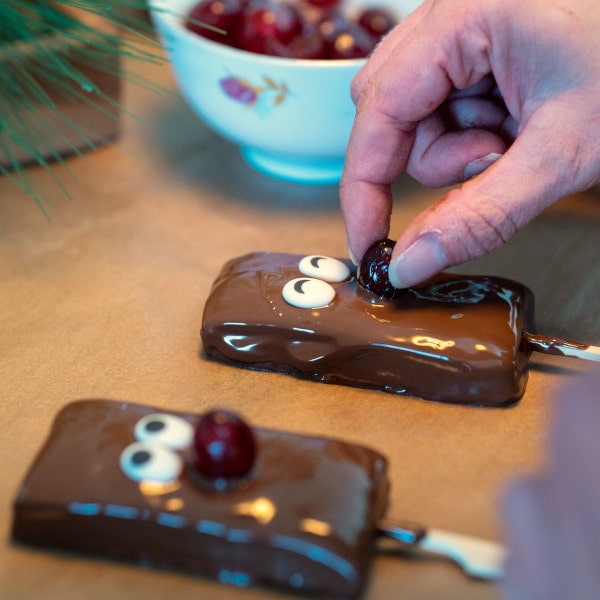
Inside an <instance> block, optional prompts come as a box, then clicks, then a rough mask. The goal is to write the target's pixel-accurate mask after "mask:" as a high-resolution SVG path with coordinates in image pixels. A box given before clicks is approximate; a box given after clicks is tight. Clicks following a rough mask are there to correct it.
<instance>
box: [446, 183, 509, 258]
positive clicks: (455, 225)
mask: <svg viewBox="0 0 600 600" xmlns="http://www.w3.org/2000/svg"><path fill="white" fill-rule="evenodd" d="M460 194H461V190H459V189H457V190H453V191H452V192H450V194H449V196H448V199H449V200H454V198H452V196H454V195H456V196H458V195H460ZM451 205H453V206H456V204H455V203H454V202H449V203H448V207H450V206H451ZM447 212H448V213H449V214H447V215H445V216H444V220H445V222H446V227H445V228H444V230H443V231H442V234H441V238H442V239H441V241H442V245H443V246H444V249H445V251H446V254H447V256H448V259H449V261H450V263H451V264H452V265H458V264H461V263H464V262H466V261H468V260H470V259H472V258H475V257H477V256H482V255H484V254H488V253H489V252H492V251H493V250H496V249H498V248H500V247H501V246H502V245H504V244H505V243H506V241H507V240H508V239H510V238H511V237H512V236H513V235H514V234H515V233H516V231H517V229H518V225H517V224H516V223H515V221H514V220H513V217H512V216H511V214H510V213H509V212H508V211H506V210H504V209H503V207H502V205H501V204H500V203H499V202H498V201H497V200H496V199H492V198H483V197H481V196H479V197H477V198H476V199H475V200H470V201H468V202H462V204H461V210H460V211H457V210H456V209H452V208H449V209H448V211H447Z"/></svg>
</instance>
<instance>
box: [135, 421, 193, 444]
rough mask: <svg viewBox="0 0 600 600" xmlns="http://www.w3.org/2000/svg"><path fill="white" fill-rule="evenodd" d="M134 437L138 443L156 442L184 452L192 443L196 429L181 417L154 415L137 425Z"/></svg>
mask: <svg viewBox="0 0 600 600" xmlns="http://www.w3.org/2000/svg"><path fill="white" fill-rule="evenodd" d="M133 435H134V436H135V439H136V440H137V441H138V442H154V443H156V444H162V445H163V446H166V447H167V448H171V449H173V450H182V449H183V448H186V447H187V446H189V445H190V444H191V443H192V438H193V437H194V428H193V426H192V425H191V424H190V423H188V422H187V421H186V420H185V419H182V418H181V417H176V416H175V415H169V414H166V413H153V414H150V415H146V416H145V417H142V418H141V419H140V420H139V421H138V422H137V423H136V424H135V428H134V430H133Z"/></svg>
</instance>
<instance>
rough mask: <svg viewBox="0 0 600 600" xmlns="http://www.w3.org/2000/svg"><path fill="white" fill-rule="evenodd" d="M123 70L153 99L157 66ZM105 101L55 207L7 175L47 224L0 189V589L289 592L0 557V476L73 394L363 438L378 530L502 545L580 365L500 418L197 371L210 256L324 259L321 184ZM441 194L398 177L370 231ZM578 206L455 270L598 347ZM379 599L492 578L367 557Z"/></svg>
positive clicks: (158, 102) (589, 231) (587, 244)
mask: <svg viewBox="0 0 600 600" xmlns="http://www.w3.org/2000/svg"><path fill="white" fill-rule="evenodd" d="M137 68H138V71H139V70H141V72H142V74H143V75H145V76H147V77H149V78H151V79H152V80H154V81H157V82H159V83H160V84H161V85H162V86H164V88H165V89H166V90H171V89H174V84H173V80H172V76H171V72H170V68H169V67H168V66H165V65H163V66H154V65H142V66H138V67H137ZM123 102H124V104H125V106H126V107H127V108H128V109H129V110H130V111H131V112H133V113H134V114H135V115H137V116H139V120H137V119H134V118H131V117H128V116H124V117H123V121H122V135H121V136H120V138H119V139H118V140H117V141H116V142H115V143H113V144H110V145H107V146H105V147H103V148H101V149H99V150H98V151H96V152H94V153H92V154H88V155H86V157H85V158H84V159H80V158H74V159H71V160H69V161H68V163H67V164H68V167H69V169H70V171H71V175H69V174H68V173H66V172H65V171H62V170H61V169H60V168H59V171H61V173H62V174H63V175H64V177H63V179H65V181H66V185H67V187H68V189H69V191H70V193H71V196H72V199H70V200H69V199H67V198H66V197H65V196H64V195H63V194H62V193H61V191H60V189H59V188H58V187H57V185H56V183H55V182H54V181H53V179H52V176H51V175H50V174H49V173H46V172H45V171H44V170H42V169H31V170H29V171H28V175H29V177H31V178H32V179H33V180H34V181H36V182H37V184H38V185H39V186H40V187H41V188H42V189H44V190H45V191H46V192H47V194H48V196H49V198H51V199H52V201H53V204H52V206H50V207H48V214H49V218H46V217H45V216H44V215H43V213H42V211H40V209H39V208H38V207H37V206H36V204H35V203H34V201H33V200H32V199H31V198H29V197H28V196H27V195H26V194H25V193H24V192H22V191H21V189H20V188H19V187H17V186H16V184H15V183H14V182H12V181H10V180H9V179H7V178H0V198H1V201H0V331H1V333H2V344H1V346H0V381H1V382H2V387H3V398H2V404H3V408H2V422H3V435H2V436H1V438H0V464H2V466H3V476H2V478H0V499H1V500H0V538H1V539H2V545H1V546H0V597H2V598H6V599H7V600H8V599H11V600H19V599H23V600H25V599H27V600H29V599H34V598H35V599H36V600H39V599H41V598H43V599H54V598H57V599H58V598H60V599H61V600H70V599H78V600H79V599H80V598H86V600H95V599H104V598H114V597H119V598H121V599H122V600H129V599H137V598H140V599H141V598H143V599H144V600H152V599H155V598H156V599H157V598H165V597H166V594H169V595H170V596H172V597H178V596H179V597H187V598H189V597H198V598H203V600H210V599H211V598H223V597H227V598H232V599H234V600H236V599H239V600H252V599H253V598H259V597H260V598H263V597H272V598H279V597H281V598H285V597H289V596H287V595H285V594H281V593H279V592H277V591H272V590H265V589H260V588H250V589H239V588H232V587H224V586H221V585H219V584H217V583H215V582H212V581H209V580H206V579H203V578H200V577H193V576H189V575H183V574H180V573H173V572H167V571H160V570H152V569H143V568H140V567H137V566H133V565H128V564H120V563H114V562H111V561H105V560H95V559H89V558H85V557H80V556H71V555H66V554H59V553H53V552H45V551H39V550H35V549H30V548H26V547H23V546H19V545H17V544H15V543H13V542H12V541H11V540H10V525H11V518H12V500H13V498H14V496H15V494H16V492H17V490H18V487H19V485H20V482H21V481H22V478H23V476H24V474H25V472H26V470H27V468H28V466H29V464H30V463H31V461H32V460H33V458H34V456H35V454H36V452H37V450H38V448H39V446H40V444H41V443H42V441H43V440H44V438H45V436H46V433H47V431H48V428H49V426H50V423H51V421H52V419H53V417H54V415H55V414H56V412H57V411H58V410H59V409H60V408H61V407H62V406H63V405H64V404H66V403H67V402H69V401H71V400H74V399H77V398H85V397H103V398H114V399H119V400H127V401H132V402H138V403H146V404H152V405H157V406H160V407H163V408H165V409H177V410H184V411H192V412H202V411H203V410H205V409H207V408H209V407H212V406H214V405H221V406H229V407H231V408H233V409H235V410H238V411H240V412H241V413H242V414H244V415H245V416H246V418H247V419H248V420H249V421H250V422H251V423H254V424H260V425H262V426H266V427H274V428H283V429H287V430H291V431H298V432H305V433H312V434H323V435H332V434H334V435H335V436H336V437H342V438H345V439H347V440H349V441H354V442H358V443H362V444H366V445H370V446H372V447H375V448H377V449H379V450H380V451H381V452H383V453H384V454H385V455H387V456H388V458H389V459H390V477H391V483H392V490H391V497H390V508H389V515H390V516H392V517H397V518H402V519H406V520H409V521H415V522H420V523H424V524H426V525H429V526H433V527H438V528H443V529H448V530H452V531H457V532H462V533H465V534H471V535H477V536H482V537H486V538H491V539H502V525H501V520H500V518H499V503H500V501H501V497H502V494H503V492H504V490H505V489H506V486H507V484H508V483H509V482H510V480H511V479H512V478H513V477H515V476H518V475H520V474H523V473H527V472H528V471H530V470H532V469H536V468H538V467H539V465H540V464H541V463H542V462H543V460H544V448H545V440H546V434H547V431H548V427H549V423H550V421H551V419H552V406H553V404H552V397H553V395H554V393H555V390H556V389H557V388H558V387H559V386H561V385H562V384H564V383H565V382H567V381H569V380H571V379H573V378H575V377H578V376H580V373H581V371H582V365H581V362H578V361H576V360H574V359H564V358H563V359H561V358H559V357H550V356H544V355H535V356H533V357H532V360H531V371H530V379H529V384H528V388H527V391H526V393H525V395H524V397H523V399H522V400H521V401H520V402H519V403H518V404H517V405H515V406H513V407H511V408H508V409H478V408H471V407H461V406H452V405H444V404H437V403H432V402H426V401H423V400H418V399H415V398H411V397H402V396H394V395H389V394H385V393H381V392H376V391H366V390H360V389H351V388H346V387H341V386H329V385H322V384H319V383H314V382H309V381H300V380H296V379H294V378H291V377H287V376H284V375H279V374H272V373H262V372H255V371H250V370H244V369H237V368H234V367H230V366H225V365H222V364H218V363H215V362H209V361H207V360H205V359H203V358H202V357H201V355H200V352H199V351H200V340H199V329H200V321H201V316H202V310H203V305H204V301H205V299H206V297H207V295H208V293H209V289H210V286H211V283H212V281H213V280H214V278H215V277H216V275H217V274H218V272H219V270H220V268H221V266H222V264H223V263H224V261H226V260H227V259H229V258H232V257H235V256H238V255H241V254H245V253H247V252H252V251H257V250H269V251H278V252H279V251H281V252H293V253H304V254H313V253H320V254H326V255H330V256H345V254H346V250H345V243H344V229H343V224H342V220H341V217H340V213H339V209H338V191H337V188H336V187H335V186H302V185H295V184H291V183H286V182H282V181H277V180H274V179H270V178H267V177H265V176H263V175H261V174H259V173H257V172H255V171H253V170H252V169H251V168H250V167H248V166H247V165H246V164H245V163H244V161H243V160H242V158H241V157H240V154H239V152H238V149H237V148H236V147H235V146H233V145H232V144H230V143H229V142H227V141H225V140H223V139H221V138H220V137H218V136H217V135H216V134H214V133H213V132H212V131H210V130H209V129H208V128H207V127H206V126H205V125H204V124H203V123H202V122H201V121H200V120H199V119H198V118H197V117H196V116H194V114H193V113H192V112H191V110H190V109H189V108H188V107H187V105H186V104H185V103H184V101H183V100H182V99H181V98H180V97H179V96H178V94H176V93H174V94H172V93H167V94H155V93H153V92H150V91H148V90H145V89H143V88H142V87H140V86H137V85H131V84H126V85H125V89H124V96H123ZM442 192H443V191H440V190H428V189H425V188H423V187H421V186H420V185H418V184H417V183H415V182H414V181H412V180H411V179H410V178H408V177H402V178H400V180H399V181H398V183H397V185H396V186H395V207H394V214H393V220H392V235H397V234H398V233H399V232H401V231H402V228H403V227H404V226H405V225H406V224H407V223H408V222H409V221H410V219H411V218H412V217H413V216H414V215H415V214H417V213H418V212H419V211H420V210H422V209H423V208H424V207H426V206H427V205H428V204H429V203H431V202H433V201H434V200H435V199H437V198H439V197H440V195H441V194H442ZM598 201H599V195H598V191H597V190H591V191H589V192H586V193H582V194H579V195H576V196H572V197H569V198H566V199H564V200H562V201H561V202H559V203H557V204H556V205H554V206H553V207H552V208H551V209H549V210H547V211H546V212H545V213H544V214H542V215H541V216H539V217H538V218H537V219H536V220H534V221H533V222H532V223H531V224H529V225H528V226H527V227H525V228H524V229H523V230H522V231H521V232H519V233H518V234H517V235H516V236H514V238H513V239H511V240H510V241H509V243H508V244H506V246H504V247H503V248H502V249H500V250H498V251H496V252H495V253H493V254H492V255H490V256H487V257H485V258H482V259H478V260H475V261H473V262H472V263H470V264H468V265H466V266H464V267H462V271H463V272H470V273H485V274H491V275H501V276H505V277H509V278H512V279H516V280H518V281H521V282H523V283H525V284H526V285H528V286H529V287H531V288H532V289H533V291H534V293H535V295H536V302H537V305H536V309H537V328H538V331H539V332H540V333H544V334H547V335H555V336H562V337H568V338H571V339H575V340H579V341H583V342H588V343H598V342H599V341H600V318H599V308H598V307H599V304H598V298H599V296H600V270H599V269H598V256H599V239H600V238H599V236H598V231H599V222H600V211H599V210H598ZM575 402H576V399H574V403H575ZM400 592H402V595H403V597H406V598H411V599H412V600H418V599H420V598H423V599H425V598H426V599H432V598H444V599H445V600H452V599H456V600H459V599H460V600H470V599H475V598H477V599H481V600H484V599H485V600H491V599H495V598H498V597H499V589H498V588H497V586H495V585H493V584H491V583H487V582H481V581H475V580H470V579H468V578H467V577H465V576H464V575H463V574H462V572H461V571H460V570H459V569H458V568H456V567H455V566H454V565H453V564H452V563H450V562H447V561H444V560H429V559H427V560H416V559H413V558H409V557H406V556H403V555H402V554H400V553H397V552H386V553H381V554H379V555H377V556H376V557H375V559H374V560H373V568H372V572H371V577H370V579H369V582H368V585H367V587H366V590H365V593H364V597H365V598H373V599H374V598H377V599H378V600H385V599H387V598H390V599H392V598H394V599H395V598H397V597H399V595H400ZM116 593H118V596H116V595H115V594H116ZM192 594H193V596H192Z"/></svg>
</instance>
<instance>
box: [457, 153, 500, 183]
mask: <svg viewBox="0 0 600 600" xmlns="http://www.w3.org/2000/svg"><path fill="white" fill-rule="evenodd" d="M501 156H502V154H499V153H498V152H490V153H489V154H486V155H485V156H483V157H482V158H476V159H475V160H473V161H471V162H470V163H469V164H468V165H467V166H466V167H465V170H464V171H463V177H464V178H465V179H471V177H475V175H479V174H480V173H483V172H484V171H485V170H486V169H487V168H488V167H489V166H490V165H493V164H494V163H495V162H496V161H497V160H498V159H499V158H500V157H501Z"/></svg>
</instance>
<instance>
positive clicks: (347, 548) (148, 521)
mask: <svg viewBox="0 0 600 600" xmlns="http://www.w3.org/2000/svg"><path fill="white" fill-rule="evenodd" d="M240 423H241V424H240ZM223 432H224V433H223ZM222 434H223V435H222ZM207 461H208V463H207ZM211 461H212V462H211ZM207 465H208V466H207ZM386 468H387V463H386V460H385V459H384V457H383V456H382V455H380V454H378V453H377V452H375V451H373V450H370V449H368V448H365V447H362V446H358V445H355V444H349V443H346V442H342V441H336V440H333V439H326V438H319V437H309V436H303V435H296V434H293V433H285V432H281V431H275V430H268V429H260V428H252V430H250V429H249V428H248V426H247V425H245V424H243V422H242V421H239V420H236V419H235V418H232V416H231V415H230V414H228V413H227V412H226V411H216V412H211V413H209V414H208V415H204V416H202V418H201V416H200V415H194V414H183V413H164V412H163V411H161V410H158V409H156V408H152V407H149V406H142V405H135V404H127V403H122V402H115V401H108V400H85V401H78V402H74V403H71V404H69V405H67V406H66V407H65V408H64V409H63V410H62V411H61V412H60V413H59V414H58V415H57V417H56V419H55V422H54V424H53V427H52V430H51V432H50V434H49V437H48V439H47V440H46V442H45V444H44V446H43V447H42V449H41V451H40V453H39V455H38V456H37V458H36V460H35V462H34V464H33V465H32V467H31V469H30V471H29V473H28V474H27V476H26V479H25V481H24V483H23V486H22V488H21V490H20V492H19V494H18V496H17V498H16V500H15V504H14V522H13V538H14V539H15V540H18V541H20V542H24V543H27V544H34V545H38V546H45V547H51V548H58V549H64V550H69V551H77V552H85V553H91V554H96V555H102V556H107V557H115V558H121V559H128V560H132V561H137V562H140V563H143V564H144V565H146V566H148V565H152V566H158V567H173V568H179V569H184V570H188V571H191V572H194V573H198V574H204V575H208V576H212V577H215V578H217V579H218V580H220V581H221V582H224V583H232V584H235V585H249V584H255V583H258V584H263V583H264V584H274V585H277V586H283V587H286V588H289V589H292V590H298V591H301V592H307V593H314V594H323V595H329V596H334V597H339V598H350V597H353V596H356V595H357V594H358V593H359V591H360V589H361V588H362V586H363V583H364V580H365V576H366V573H367V569H368V565H369V562H370V559H371V555H372V552H373V539H374V536H375V535H376V522H377V521H378V520H379V519H380V518H381V517H382V515H383V513H384V510H385V506H386V501H387V500H386V499H387V492H388V484H387V478H386ZM240 469H241V470H240Z"/></svg>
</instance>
